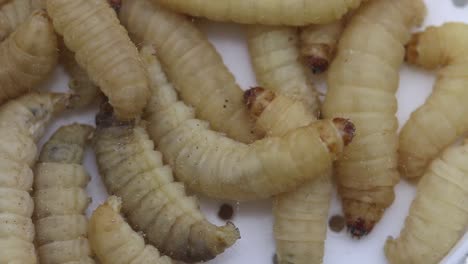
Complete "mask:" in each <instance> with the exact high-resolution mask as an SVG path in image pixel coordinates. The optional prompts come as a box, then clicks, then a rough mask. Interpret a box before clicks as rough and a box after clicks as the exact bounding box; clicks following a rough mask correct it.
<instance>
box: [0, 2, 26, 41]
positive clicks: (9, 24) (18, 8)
mask: <svg viewBox="0 0 468 264" xmlns="http://www.w3.org/2000/svg"><path fill="white" fill-rule="evenodd" d="M32 11H33V5H32V3H31V0H9V1H5V0H4V1H3V3H0V41H1V40H4V39H6V38H7V37H8V35H10V34H11V33H12V32H13V31H14V30H15V29H16V28H17V27H18V26H19V25H20V24H21V23H23V22H24V21H25V20H26V19H27V18H28V17H29V15H30V14H31V13H32Z"/></svg>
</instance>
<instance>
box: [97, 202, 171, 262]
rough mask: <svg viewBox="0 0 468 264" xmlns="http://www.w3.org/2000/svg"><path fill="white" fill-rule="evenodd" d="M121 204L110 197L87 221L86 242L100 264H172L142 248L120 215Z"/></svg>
mask: <svg viewBox="0 0 468 264" xmlns="http://www.w3.org/2000/svg"><path fill="white" fill-rule="evenodd" d="M120 208H121V201H120V199H119V198H117V197H115V196H111V197H109V198H108V199H107V201H106V202H105V203H104V204H102V205H100V206H99V207H98V208H97V209H96V210H95V211H94V212H93V215H92V216H91V219H90V221H89V241H90V243H91V246H92V248H93V250H94V252H95V253H96V256H97V257H98V259H99V261H100V262H101V263H102V264H172V263H173V262H172V260H171V259H170V258H168V257H162V256H161V255H160V254H159V251H158V250H157V249H156V248H155V247H153V246H151V245H145V241H144V239H143V237H142V236H141V234H138V233H137V232H135V231H133V229H132V228H131V227H130V225H129V224H127V222H125V219H124V218H123V217H122V215H120Z"/></svg>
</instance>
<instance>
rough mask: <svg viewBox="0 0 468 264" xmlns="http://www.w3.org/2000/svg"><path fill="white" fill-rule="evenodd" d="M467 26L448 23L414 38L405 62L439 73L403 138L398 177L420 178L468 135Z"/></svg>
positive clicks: (413, 114) (406, 128)
mask: <svg viewBox="0 0 468 264" xmlns="http://www.w3.org/2000/svg"><path fill="white" fill-rule="evenodd" d="M467 46H468V25H466V24H462V23H447V24H444V25H442V26H440V27H429V28H427V29H426V30H425V31H424V32H421V33H417V34H415V35H414V36H413V38H412V40H411V42H410V44H409V45H408V46H407V60H408V61H409V62H410V63H413V64H416V65H419V66H421V67H424V68H426V69H435V68H437V67H441V68H440V69H438V70H437V80H436V83H435V85H434V89H433V92H432V94H431V96H430V97H429V98H428V99H427V101H426V102H425V103H424V105H422V106H421V107H420V108H418V109H417V110H416V111H415V112H413V113H412V114H411V116H410V119H409V120H408V122H407V123H406V124H405V126H404V127H403V129H402V130H401V133H400V149H399V154H400V160H399V167H400V172H401V174H402V175H404V176H405V177H407V178H410V179H417V178H419V177H421V176H422V175H423V173H424V171H425V169H426V167H427V166H428V164H429V163H430V161H431V160H432V159H434V158H435V157H436V156H437V155H438V154H439V153H440V152H441V151H442V150H443V149H444V148H446V147H447V146H449V145H450V144H451V143H453V142H454V141H455V140H456V139H457V138H458V137H460V136H461V135H463V134H465V133H466V132H467V131H468V120H467V118H466V115H467V114H468V106H467V104H466V102H467V100H468V89H467V87H468V78H467V77H468V52H467V50H466V47H467Z"/></svg>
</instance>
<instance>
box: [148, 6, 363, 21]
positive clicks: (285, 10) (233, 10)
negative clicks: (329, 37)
mask: <svg viewBox="0 0 468 264" xmlns="http://www.w3.org/2000/svg"><path fill="white" fill-rule="evenodd" d="M153 1H154V2H157V3H160V4H162V5H164V6H166V7H168V8H171V9H173V10H175V11H178V12H182V13H186V14H189V15H191V16H194V17H207V18H209V19H211V20H217V21H232V22H237V23H243V24H266V25H294V26H303V25H308V24H324V23H329V22H332V21H335V20H337V19H339V18H340V17H342V16H343V15H344V14H346V13H347V12H348V11H349V10H351V9H353V8H355V7H357V6H359V4H360V3H361V2H362V0H349V1H337V0H332V1H320V0H297V1H287V0H217V1H210V0H201V1H200V0H153Z"/></svg>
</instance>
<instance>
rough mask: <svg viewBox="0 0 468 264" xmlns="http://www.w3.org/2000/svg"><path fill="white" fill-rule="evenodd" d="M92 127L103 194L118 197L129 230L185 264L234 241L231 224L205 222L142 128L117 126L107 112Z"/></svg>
mask: <svg viewBox="0 0 468 264" xmlns="http://www.w3.org/2000/svg"><path fill="white" fill-rule="evenodd" d="M96 123H97V127H98V128H97V131H96V136H95V144H94V145H95V150H96V158H97V162H98V167H99V171H100V172H101V176H102V177H103V180H104V183H105V185H106V187H107V190H108V191H109V193H111V194H114V195H117V196H119V197H121V198H122V203H123V204H122V206H123V212H124V213H125V215H126V216H127V217H128V219H129V221H130V223H131V224H132V226H133V227H134V228H135V229H136V230H138V231H141V232H143V233H144V234H145V236H146V238H147V239H148V241H149V242H150V243H151V244H153V245H154V246H155V247H157V248H158V249H159V250H160V251H161V252H162V253H163V254H166V255H168V256H170V257H172V258H174V259H178V260H183V261H186V262H197V261H206V260H209V259H212V258H214V257H216V256H217V255H218V254H221V253H222V252H223V251H224V250H225V249H226V248H228V247H230V246H231V245H233V244H234V243H235V241H236V240H237V239H239V231H238V230H237V229H236V227H235V226H234V225H233V224H231V223H228V224H227V225H225V226H223V227H217V226H215V225H213V224H211V223H209V222H208V221H207V220H206V219H205V217H204V216H203V215H202V213H201V212H200V209H199V206H198V202H197V201H196V199H195V198H194V197H188V196H186V194H185V190H184V186H183V185H182V184H180V183H176V182H174V178H173V175H172V170H171V169H170V167H169V166H164V164H163V160H162V155H161V153H159V152H157V151H155V150H154V145H153V142H152V141H151V140H150V139H149V137H148V134H147V132H146V130H145V128H143V127H141V126H135V125H133V124H131V123H129V122H128V123H119V122H117V121H115V120H114V119H113V116H112V112H111V111H108V110H106V109H103V110H101V112H100V113H99V114H98V116H97V117H96Z"/></svg>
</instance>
